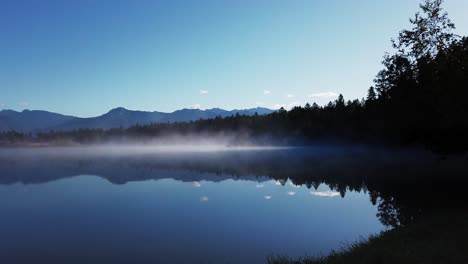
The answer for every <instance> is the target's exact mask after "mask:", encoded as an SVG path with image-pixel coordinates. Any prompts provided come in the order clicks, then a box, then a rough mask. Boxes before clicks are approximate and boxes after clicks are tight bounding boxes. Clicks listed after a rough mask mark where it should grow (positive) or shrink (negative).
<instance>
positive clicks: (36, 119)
mask: <svg viewBox="0 0 468 264" xmlns="http://www.w3.org/2000/svg"><path fill="white" fill-rule="evenodd" d="M73 119H76V117H73V116H66V115H61V114H56V113H51V112H47V111H39V110H34V111H31V110H23V111H22V112H16V111H13V110H3V111H0V131H7V130H15V131H18V132H34V131H39V130H44V129H48V128H51V127H55V126H58V125H60V124H63V123H65V122H67V121H71V120H73Z"/></svg>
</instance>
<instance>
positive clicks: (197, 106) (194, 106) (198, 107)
mask: <svg viewBox="0 0 468 264" xmlns="http://www.w3.org/2000/svg"><path fill="white" fill-rule="evenodd" d="M200 107H201V105H200V104H194V105H192V109H200Z"/></svg>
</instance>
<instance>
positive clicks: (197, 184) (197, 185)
mask: <svg viewBox="0 0 468 264" xmlns="http://www.w3.org/2000/svg"><path fill="white" fill-rule="evenodd" d="M192 185H193V187H195V188H199V187H201V184H200V182H197V181H194V182H193V183H192Z"/></svg>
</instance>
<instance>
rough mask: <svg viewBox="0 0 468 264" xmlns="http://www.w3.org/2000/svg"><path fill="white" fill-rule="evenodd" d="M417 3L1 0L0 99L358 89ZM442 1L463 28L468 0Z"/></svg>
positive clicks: (92, 111) (258, 95) (287, 100)
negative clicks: (62, 0)
mask: <svg viewBox="0 0 468 264" xmlns="http://www.w3.org/2000/svg"><path fill="white" fill-rule="evenodd" d="M419 2H420V1H419V0H411V1H408V0H396V1H374V0H363V1H347V2H344V1H341V0H331V1H330V0H327V1H305V0H304V1H234V2H232V1H192V2H186V1H135V2H132V1H111V0H108V1H77V2H60V1H52V0H46V1H40V2H39V1H32V0H30V1H28V0H20V1H3V2H2V4H1V8H0V34H1V39H2V41H1V42H0V57H1V58H2V59H1V60H0V109H13V110H23V109H41V110H47V111H53V112H58V113H62V114H68V115H75V116H80V117H90V116H96V115H99V114H102V113H105V112H107V111H108V110H110V109H112V108H115V107H125V108H127V109H135V110H144V111H162V112H172V111H174V110H177V109H182V108H201V109H208V108H215V107H220V108H223V109H228V110H230V109H246V108H253V107H257V106H261V107H267V108H273V109H274V108H279V107H280V106H284V107H285V108H290V107H291V106H294V105H297V104H300V105H304V104H305V103H306V102H310V103H312V102H314V101H315V102H317V103H319V104H324V103H326V102H328V101H329V100H333V99H335V96H336V95H337V94H339V93H342V94H343V95H344V96H345V98H346V99H354V98H361V97H363V96H364V95H365V94H366V91H367V88H368V87H369V86H370V85H372V80H373V78H374V76H375V74H376V73H377V72H378V70H379V69H381V64H380V61H381V58H382V56H383V54H384V52H385V51H389V50H390V49H391V45H390V38H392V37H396V35H397V34H396V33H397V32H398V31H399V30H401V29H402V28H408V27H409V26H410V24H409V22H408V18H409V17H412V15H413V13H414V10H417V7H418V3H419ZM444 9H445V10H446V11H447V12H448V13H449V16H450V17H451V19H452V21H453V22H454V23H455V25H456V26H457V29H456V30H455V33H457V34H459V35H468V18H467V16H466V15H465V11H466V10H468V2H467V1H464V0H448V1H445V3H444Z"/></svg>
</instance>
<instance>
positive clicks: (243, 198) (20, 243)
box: [0, 148, 433, 263]
mask: <svg viewBox="0 0 468 264" xmlns="http://www.w3.org/2000/svg"><path fill="white" fill-rule="evenodd" d="M366 153H367V154H366ZM378 153H380V154H378ZM377 154H378V155H377ZM394 154H395V153H393V154H392V155H388V153H386V154H383V153H381V152H373V153H372V155H369V154H368V150H364V149H361V148H352V149H346V150H343V149H335V148H302V149H289V150H285V149H282V150H256V151H239V152H229V153H219V152H216V153H203V154H200V153H196V154H195V153H183V154H182V153H180V154H178V153H144V154H138V153H132V155H128V154H126V153H124V154H115V153H113V154H111V153H107V154H103V153H102V152H99V153H97V152H95V151H89V150H85V151H83V150H80V151H69V150H67V151H65V150H59V149H55V150H53V151H51V150H47V151H45V150H2V151H0V171H1V177H0V210H1V219H0V234H1V236H0V263H264V262H265V257H266V256H268V255H270V254H285V255H288V256H292V257H294V256H304V255H316V254H326V253H327V252H329V251H330V250H332V249H337V248H339V247H340V246H341V245H342V244H343V243H345V242H347V241H348V242H350V241H355V240H357V239H359V238H360V237H367V236H369V235H370V234H375V233H378V232H379V231H381V230H384V229H386V228H388V227H389V226H392V225H394V224H398V221H399V219H396V220H395V219H393V216H395V214H394V212H395V210H396V209H395V206H393V207H392V206H390V207H389V206H388V204H387V203H386V200H384V199H383V198H381V197H384V194H383V191H382V190H381V189H379V188H377V187H375V186H374V185H373V184H372V181H371V183H370V184H366V181H365V180H364V178H367V177H369V175H373V174H375V173H376V172H378V171H380V172H381V173H382V174H386V173H389V171H388V170H386V169H385V168H387V166H389V165H391V164H393V165H395V163H396V162H403V163H404V162H411V163H412V164H413V168H415V166H416V168H417V164H420V163H416V161H415V160H411V159H410V157H412V156H411V155H408V157H406V156H405V157H403V158H402V156H401V155H394ZM400 154H401V153H400ZM379 155H380V156H379ZM395 157H398V158H397V159H396V158H395ZM377 159H378V162H377ZM423 159H432V157H430V155H428V156H425V157H424V158H423ZM422 162H423V163H424V161H422ZM366 164H367V165H368V166H366V167H363V166H364V165H366ZM415 164H416V165H415ZM421 164H422V163H421ZM397 165H398V166H402V164H397ZM432 170H433V168H432V169H431V171H432ZM390 173H391V172H390ZM363 177H364V178H363ZM343 179H346V180H343ZM392 199H393V200H394V198H393V197H392ZM389 208H390V209H389ZM385 210H390V211H389V212H386V211H385ZM388 215H390V216H392V217H390V218H389V219H387V218H386V217H388ZM392 221H393V222H392Z"/></svg>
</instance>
